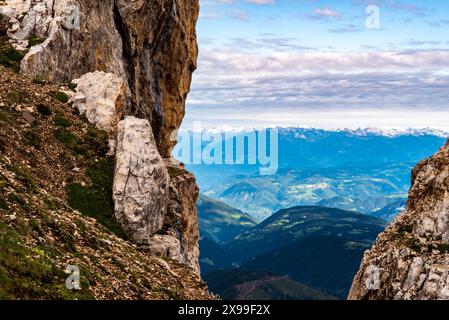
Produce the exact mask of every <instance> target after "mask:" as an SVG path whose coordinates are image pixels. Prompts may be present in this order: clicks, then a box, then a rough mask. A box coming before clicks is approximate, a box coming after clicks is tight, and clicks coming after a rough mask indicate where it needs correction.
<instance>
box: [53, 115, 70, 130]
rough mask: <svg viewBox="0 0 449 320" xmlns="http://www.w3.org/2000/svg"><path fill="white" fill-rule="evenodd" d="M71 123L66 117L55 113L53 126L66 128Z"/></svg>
mask: <svg viewBox="0 0 449 320" xmlns="http://www.w3.org/2000/svg"><path fill="white" fill-rule="evenodd" d="M71 125H72V123H71V122H70V121H69V120H67V119H66V118H64V117H63V116H62V115H57V116H56V118H55V126H57V127H63V128H68V127H70V126H71Z"/></svg>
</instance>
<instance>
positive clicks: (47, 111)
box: [37, 104, 53, 117]
mask: <svg viewBox="0 0 449 320" xmlns="http://www.w3.org/2000/svg"><path fill="white" fill-rule="evenodd" d="M37 111H38V112H39V113H40V114H42V115H44V116H46V117H48V116H51V115H52V113H53V112H52V111H51V109H50V108H49V107H48V106H46V105H45V104H38V105H37Z"/></svg>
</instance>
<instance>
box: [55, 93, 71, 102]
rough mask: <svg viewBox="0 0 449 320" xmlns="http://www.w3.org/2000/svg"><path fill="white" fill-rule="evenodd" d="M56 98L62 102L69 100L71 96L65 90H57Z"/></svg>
mask: <svg viewBox="0 0 449 320" xmlns="http://www.w3.org/2000/svg"><path fill="white" fill-rule="evenodd" d="M55 98H56V100H58V101H59V102H61V103H67V102H69V96H68V95H67V94H66V93H65V92H62V91H58V92H56V94H55Z"/></svg>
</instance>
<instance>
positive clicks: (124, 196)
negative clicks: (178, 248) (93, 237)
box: [113, 117, 169, 246]
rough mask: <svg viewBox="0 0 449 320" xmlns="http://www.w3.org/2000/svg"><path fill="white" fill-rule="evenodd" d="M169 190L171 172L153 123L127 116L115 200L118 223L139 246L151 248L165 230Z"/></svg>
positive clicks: (121, 129)
mask: <svg viewBox="0 0 449 320" xmlns="http://www.w3.org/2000/svg"><path fill="white" fill-rule="evenodd" d="M168 187H169V176H168V172H167V169H166V168H165V164H164V161H163V160H162V158H161V156H160V155H159V152H158V151H157V148H156V142H155V140H154V137H153V132H152V131H151V126H150V123H149V122H148V120H146V119H138V118H135V117H126V118H125V120H122V121H120V122H119V125H118V136H117V150H116V155H115V175H114V187H113V197H114V201H115V216H116V218H117V220H118V221H119V222H120V223H121V224H122V226H123V227H124V229H125V231H126V232H127V233H128V234H129V235H130V236H131V237H132V238H133V239H134V240H135V241H136V242H137V243H138V244H139V245H142V246H145V245H148V243H149V239H150V237H151V236H152V235H153V234H155V233H156V232H157V231H159V230H160V229H162V226H163V223H164V216H165V212H166V210H167V202H168Z"/></svg>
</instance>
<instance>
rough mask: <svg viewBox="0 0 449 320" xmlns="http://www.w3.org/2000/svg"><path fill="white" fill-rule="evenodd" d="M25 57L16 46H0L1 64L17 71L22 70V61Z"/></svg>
mask: <svg viewBox="0 0 449 320" xmlns="http://www.w3.org/2000/svg"><path fill="white" fill-rule="evenodd" d="M23 57H24V55H23V53H22V52H20V51H18V50H16V49H14V48H7V47H0V64H1V65H3V66H5V67H7V68H11V69H13V70H14V71H15V72H19V71H20V61H22V59H23Z"/></svg>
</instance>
